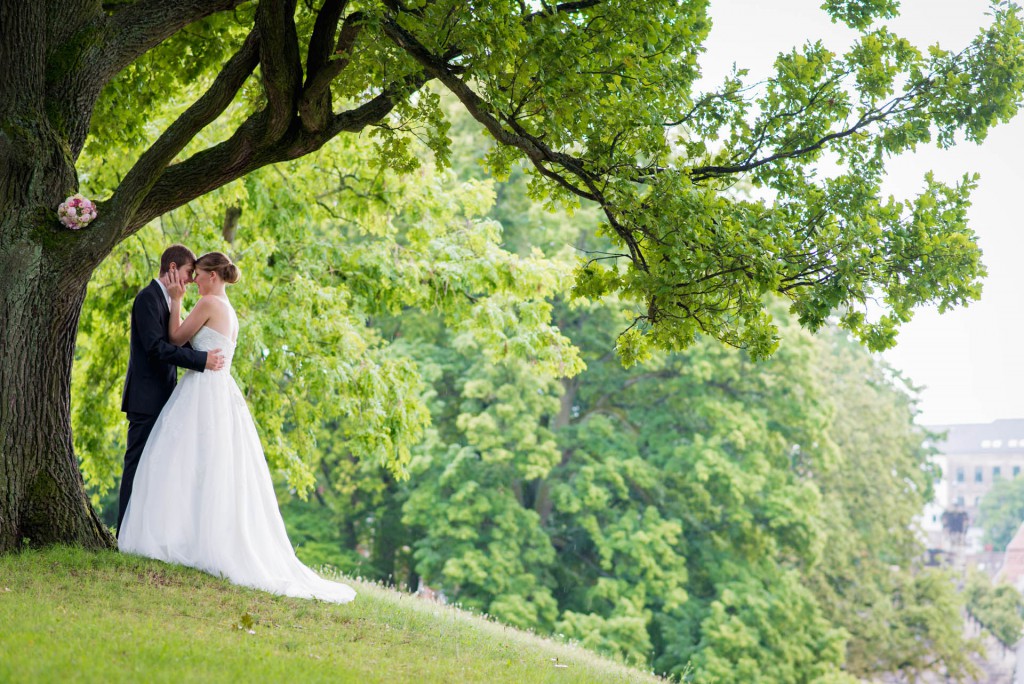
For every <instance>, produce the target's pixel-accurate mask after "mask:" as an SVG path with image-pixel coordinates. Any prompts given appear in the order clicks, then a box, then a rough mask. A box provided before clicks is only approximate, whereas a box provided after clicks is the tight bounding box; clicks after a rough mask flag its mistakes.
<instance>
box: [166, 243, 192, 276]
mask: <svg viewBox="0 0 1024 684" xmlns="http://www.w3.org/2000/svg"><path fill="white" fill-rule="evenodd" d="M195 260H196V255H195V252H193V251H192V250H191V249H189V248H188V247H186V246H185V245H171V246H170V247H168V248H167V249H165V250H164V253H163V254H161V255H160V275H163V274H164V273H167V271H169V270H170V269H171V262H172V261H173V262H174V263H175V264H177V265H178V266H188V265H189V264H192V263H195Z"/></svg>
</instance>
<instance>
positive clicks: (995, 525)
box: [978, 477, 1024, 550]
mask: <svg viewBox="0 0 1024 684" xmlns="http://www.w3.org/2000/svg"><path fill="white" fill-rule="evenodd" d="M1022 520H1024V478H1019V477H1014V478H1004V479H1000V480H997V481H996V482H995V484H993V485H992V489H990V490H989V491H988V493H987V494H986V495H985V497H984V498H983V499H982V500H981V505H980V506H979V509H978V525H979V526H981V527H982V528H984V530H985V543H986V544H991V545H992V548H994V549H996V550H1003V549H1005V548H1006V545H1007V544H1009V543H1010V540H1011V539H1013V535H1015V534H1017V530H1019V529H1020V525H1021V521H1022Z"/></svg>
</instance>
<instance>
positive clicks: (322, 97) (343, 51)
mask: <svg viewBox="0 0 1024 684" xmlns="http://www.w3.org/2000/svg"><path fill="white" fill-rule="evenodd" d="M325 9H326V7H325ZM321 12H323V10H321ZM321 16H323V15H322V14H321ZM364 17H365V15H364V14H363V13H362V12H353V13H352V14H350V15H348V16H347V17H345V21H344V22H343V23H342V26H341V35H340V36H339V37H338V44H337V46H336V47H335V48H334V54H339V55H342V56H340V57H338V58H336V59H329V57H330V52H328V53H327V56H326V57H324V58H323V59H322V61H321V57H322V55H319V54H318V55H317V56H316V57H314V51H313V44H312V43H311V44H310V46H309V51H310V54H309V59H308V60H307V63H306V64H307V66H306V85H305V87H304V91H303V94H302V99H301V100H300V101H299V115H300V116H301V118H302V125H303V126H304V127H305V128H306V129H307V130H310V131H318V130H320V129H322V128H323V127H324V126H325V125H326V124H327V121H328V119H329V118H330V114H331V107H332V105H331V81H333V80H334V77H335V76H337V75H338V74H339V73H341V71H342V70H343V69H344V68H345V67H346V66H348V63H349V59H350V58H349V57H348V53H349V52H350V51H351V50H352V47H353V45H355V42H356V38H358V37H359V33H360V32H361V31H362V28H363V25H362V21H363V18H364ZM334 25H335V26H337V19H335V20H334ZM317 26H318V27H319V26H320V17H317ZM314 38H316V30H315V29H314ZM326 39H327V40H329V41H332V42H333V40H334V35H333V31H332V33H331V34H329V35H327V36H326ZM321 40H323V37H321ZM328 45H329V44H328ZM318 50H319V49H318ZM311 63H312V66H311ZM314 67H315V68H314Z"/></svg>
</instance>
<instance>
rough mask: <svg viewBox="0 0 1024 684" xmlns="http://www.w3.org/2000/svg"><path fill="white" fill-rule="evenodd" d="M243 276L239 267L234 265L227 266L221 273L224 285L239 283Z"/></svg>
mask: <svg viewBox="0 0 1024 684" xmlns="http://www.w3.org/2000/svg"><path fill="white" fill-rule="evenodd" d="M241 276H242V271H240V270H239V267H238V266H236V265H234V264H233V263H229V264H227V265H226V266H224V267H223V269H222V270H221V271H220V277H221V279H223V281H224V283H238V282H239V279H240V277H241Z"/></svg>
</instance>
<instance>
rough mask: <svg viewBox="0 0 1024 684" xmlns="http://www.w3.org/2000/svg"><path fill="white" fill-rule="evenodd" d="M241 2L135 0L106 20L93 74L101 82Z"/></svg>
mask: <svg viewBox="0 0 1024 684" xmlns="http://www.w3.org/2000/svg"><path fill="white" fill-rule="evenodd" d="M243 2H245V0H139V2H135V3H132V4H130V5H125V6H124V7H123V8H122V9H119V10H117V11H116V12H115V13H114V14H113V15H111V16H110V17H108V18H107V35H108V36H109V40H108V41H107V44H106V47H105V49H104V51H103V55H104V58H103V59H102V60H100V62H99V63H100V64H101V66H100V67H99V68H98V73H97V74H95V75H96V76H99V77H100V78H101V79H102V81H103V82H104V83H105V82H106V81H107V80H109V79H110V78H111V77H113V76H114V75H115V74H117V73H119V72H120V71H121V70H122V69H124V68H125V67H126V66H128V65H129V64H131V63H132V62H134V61H135V60H136V59H138V58H139V57H141V56H142V55H144V54H146V53H147V52H149V51H150V50H151V49H153V48H154V47H156V46H157V45H159V44H160V43H162V42H163V41H165V40H166V39H167V38H170V37H171V36H173V35H174V34H175V33H177V32H178V31H180V30H181V29H182V28H183V27H185V26H188V25H189V24H191V23H193V22H195V21H198V20H200V19H202V18H203V17H208V16H210V15H211V14H216V13H217V12H223V11H225V10H230V9H234V8H235V7H238V6H239V5H241V4H242V3H243Z"/></svg>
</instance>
